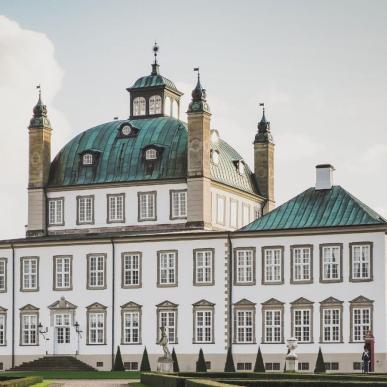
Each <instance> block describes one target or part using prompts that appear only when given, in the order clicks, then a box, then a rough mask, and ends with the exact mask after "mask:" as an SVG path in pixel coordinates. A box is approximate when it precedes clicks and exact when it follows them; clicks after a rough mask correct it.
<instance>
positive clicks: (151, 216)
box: [138, 191, 156, 221]
mask: <svg viewBox="0 0 387 387" xmlns="http://www.w3.org/2000/svg"><path fill="white" fill-rule="evenodd" d="M138 208H139V219H138V220H139V221H144V220H156V192H154V191H153V192H139V193H138Z"/></svg>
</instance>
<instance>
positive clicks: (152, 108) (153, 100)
mask: <svg viewBox="0 0 387 387" xmlns="http://www.w3.org/2000/svg"><path fill="white" fill-rule="evenodd" d="M149 114H161V97H160V96H159V95H152V97H150V98H149Z"/></svg>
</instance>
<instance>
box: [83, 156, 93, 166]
mask: <svg viewBox="0 0 387 387" xmlns="http://www.w3.org/2000/svg"><path fill="white" fill-rule="evenodd" d="M82 164H83V165H92V164H93V155H92V154H91V153H85V154H84V155H83V156H82Z"/></svg>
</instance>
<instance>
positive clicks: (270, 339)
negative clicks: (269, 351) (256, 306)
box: [264, 309, 282, 343]
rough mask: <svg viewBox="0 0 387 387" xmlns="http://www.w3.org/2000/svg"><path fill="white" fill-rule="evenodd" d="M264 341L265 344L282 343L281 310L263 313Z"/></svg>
mask: <svg viewBox="0 0 387 387" xmlns="http://www.w3.org/2000/svg"><path fill="white" fill-rule="evenodd" d="M264 339H265V343H281V342H282V310H280V309H270V310H265V311H264Z"/></svg>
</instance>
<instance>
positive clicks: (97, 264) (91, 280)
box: [87, 254, 106, 289]
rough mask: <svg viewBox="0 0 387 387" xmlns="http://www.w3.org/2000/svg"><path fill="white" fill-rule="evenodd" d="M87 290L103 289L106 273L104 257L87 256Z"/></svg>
mask: <svg viewBox="0 0 387 387" xmlns="http://www.w3.org/2000/svg"><path fill="white" fill-rule="evenodd" d="M87 260H88V275H87V282H88V284H87V285H88V288H90V289H94V288H104V287H105V285H106V282H105V281H106V278H105V271H106V256H105V255H103V254H101V255H97V254H96V255H88V256H87Z"/></svg>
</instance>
